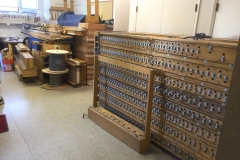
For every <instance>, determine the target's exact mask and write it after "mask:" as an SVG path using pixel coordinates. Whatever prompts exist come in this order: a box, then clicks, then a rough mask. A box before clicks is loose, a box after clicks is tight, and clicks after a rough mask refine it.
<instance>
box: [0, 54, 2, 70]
mask: <svg viewBox="0 0 240 160" xmlns="http://www.w3.org/2000/svg"><path fill="white" fill-rule="evenodd" d="M2 59H3V55H2V53H0V67H1V68H3V62H2Z"/></svg>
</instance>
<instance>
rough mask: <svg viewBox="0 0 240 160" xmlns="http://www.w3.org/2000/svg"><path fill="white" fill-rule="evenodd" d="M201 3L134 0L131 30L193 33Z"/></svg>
mask: <svg viewBox="0 0 240 160" xmlns="http://www.w3.org/2000/svg"><path fill="white" fill-rule="evenodd" d="M199 3H200V1H199V0H182V1H176V0H149V1H147V2H146V1H145V0H133V1H132V2H131V3H130V16H129V17H130V18H129V31H136V32H148V33H161V34H178V35H193V34H195V30H196V26H197V18H198V8H199V7H198V6H199ZM195 7H196V9H195ZM134 18H135V19H134Z"/></svg>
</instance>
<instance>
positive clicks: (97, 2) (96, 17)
mask: <svg viewBox="0 0 240 160" xmlns="http://www.w3.org/2000/svg"><path fill="white" fill-rule="evenodd" d="M98 15H99V0H95V22H96V23H99V16H98Z"/></svg>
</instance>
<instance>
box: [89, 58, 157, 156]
mask: <svg viewBox="0 0 240 160" xmlns="http://www.w3.org/2000/svg"><path fill="white" fill-rule="evenodd" d="M139 71H141V72H139ZM94 74H95V75H94V105H93V106H94V107H91V108H89V111H88V115H89V116H88V117H89V118H90V119H91V120H93V121H94V122H95V123H97V124H98V125H100V126H101V127H103V128H104V129H106V130H107V131H108V132H110V133H111V134H113V135H114V136H116V137H117V138H119V139H120V140H121V141H123V142H124V143H126V144H127V145H129V146H130V147H131V148H133V149H134V150H136V151H137V152H143V151H145V150H147V149H148V148H149V147H150V121H151V105H152V95H153V92H152V90H153V76H154V72H153V70H151V69H148V68H144V67H141V66H137V65H134V64H129V63H125V62H121V61H118V60H115V59H110V58H107V57H103V56H96V57H95V73H94Z"/></svg>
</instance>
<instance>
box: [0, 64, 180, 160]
mask: <svg viewBox="0 0 240 160" xmlns="http://www.w3.org/2000/svg"><path fill="white" fill-rule="evenodd" d="M0 81H1V82H2V83H1V84H0V88H1V92H2V93H1V94H2V96H3V98H4V100H5V104H4V105H0V114H2V113H3V114H6V115H7V121H8V125H9V129H10V131H9V132H7V133H1V134H0V160H45V159H48V160H62V159H64V160H72V159H76V160H88V159H89V160H95V159H96V160H102V159H103V160H122V159H123V160H128V159H129V160H142V159H158V160H173V159H176V158H175V157H173V156H171V155H169V153H167V152H166V151H163V150H161V149H159V148H158V147H156V146H154V145H152V147H151V149H150V150H149V151H148V152H147V153H145V154H138V153H136V152H135V151H133V150H132V149H131V148H129V147H128V146H126V145H125V144H123V143H122V142H121V141H119V140H118V139H116V138H115V137H113V136H112V135H111V134H109V133H108V132H106V131H105V130H103V129H102V128H100V127H99V126H98V125H96V124H95V123H93V122H92V121H91V120H89V119H88V118H85V119H83V118H82V114H83V113H87V108H88V107H89V106H91V104H92V93H93V92H92V87H91V86H85V87H81V88H77V89H76V88H73V87H71V86H69V87H68V88H67V89H64V90H59V91H51V90H45V89H43V88H41V85H40V84H39V83H38V82H35V81H34V80H33V79H27V80H26V81H25V82H19V81H18V79H17V77H16V75H15V73H14V72H9V73H5V72H3V71H2V69H0Z"/></svg>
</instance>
